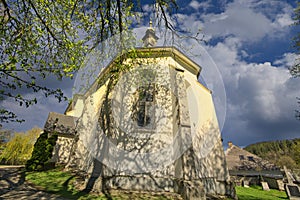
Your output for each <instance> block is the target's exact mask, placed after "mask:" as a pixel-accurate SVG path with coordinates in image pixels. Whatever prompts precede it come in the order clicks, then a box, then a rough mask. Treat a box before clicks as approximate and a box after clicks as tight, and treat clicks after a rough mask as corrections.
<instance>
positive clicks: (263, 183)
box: [261, 182, 270, 191]
mask: <svg viewBox="0 0 300 200" xmlns="http://www.w3.org/2000/svg"><path fill="white" fill-rule="evenodd" d="M261 186H262V188H263V190H267V191H269V190H270V188H269V185H268V183H267V182H261Z"/></svg>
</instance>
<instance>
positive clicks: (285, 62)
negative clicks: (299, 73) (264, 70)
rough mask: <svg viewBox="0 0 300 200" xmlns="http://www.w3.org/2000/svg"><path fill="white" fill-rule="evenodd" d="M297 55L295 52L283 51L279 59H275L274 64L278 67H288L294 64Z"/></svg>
mask: <svg viewBox="0 0 300 200" xmlns="http://www.w3.org/2000/svg"><path fill="white" fill-rule="evenodd" d="M298 57H299V56H297V54H295V53H285V54H283V56H282V57H281V58H280V59H278V60H275V61H274V64H275V65H279V66H280V67H285V68H290V67H292V66H294V64H295V61H296V59H297V58H298Z"/></svg>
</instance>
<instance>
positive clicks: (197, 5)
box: [189, 0, 211, 10]
mask: <svg viewBox="0 0 300 200" xmlns="http://www.w3.org/2000/svg"><path fill="white" fill-rule="evenodd" d="M210 3H211V2H210V1H206V2H204V1H203V2H201V3H199V2H198V1H197V0H192V1H191V2H190V3H189V6H190V7H192V8H193V9H195V10H198V9H199V8H203V9H204V10H207V9H208V8H210V7H211V5H210Z"/></svg>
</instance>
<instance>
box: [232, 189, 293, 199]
mask: <svg viewBox="0 0 300 200" xmlns="http://www.w3.org/2000/svg"><path fill="white" fill-rule="evenodd" d="M235 189H236V193H237V196H238V198H239V200H282V199H288V197H287V195H286V193H285V192H284V191H279V190H273V189H270V191H264V190H263V189H262V187H261V186H251V187H249V188H245V187H241V186H237V187H235Z"/></svg>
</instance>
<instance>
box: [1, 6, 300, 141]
mask: <svg viewBox="0 0 300 200" xmlns="http://www.w3.org/2000/svg"><path fill="white" fill-rule="evenodd" d="M177 2H178V5H179V10H178V12H177V14H176V18H177V21H176V25H177V26H180V27H184V28H186V29H188V30H189V31H190V32H191V33H196V32H197V31H198V30H201V34H202V35H203V36H204V40H205V41H206V42H202V43H201V45H200V44H198V46H196V47H195V48H194V49H193V51H194V53H196V54H197V52H199V54H198V56H194V57H193V58H192V59H193V60H195V61H196V62H197V63H198V64H200V65H201V66H202V71H201V77H200V79H199V81H200V82H202V83H203V84H205V85H207V87H208V88H209V89H211V90H212V92H213V99H214V103H215V106H216V112H217V116H218V119H219V125H220V129H221V133H222V138H223V141H224V144H225V146H226V143H227V142H228V141H232V142H233V143H234V144H236V145H239V146H242V147H244V146H247V145H249V144H252V143H256V142H262V141H271V140H282V139H293V138H300V121H299V120H296V118H295V110H296V109H299V110H300V107H299V105H298V104H297V99H296V97H297V96H298V97H300V78H293V77H291V75H290V74H289V70H288V69H289V68H290V67H291V66H292V65H293V64H294V62H295V59H296V57H297V56H296V54H295V52H294V49H293V48H292V42H291V39H292V37H294V36H295V35H296V33H297V32H299V27H295V26H291V24H292V23H293V19H292V18H293V10H294V9H295V7H296V1H285V0H280V1H279V0H231V1H226V0H207V1H196V0H193V1H185V0H178V1H177ZM147 8H148V7H147V6H144V10H145V11H146V12H147ZM145 19H146V18H145ZM147 23H148V22H147V20H144V21H143V22H142V24H141V25H140V27H138V28H137V29H136V33H137V37H142V35H143V33H144V32H145V30H146V28H147V27H146V26H147ZM189 42H190V41H184V44H185V45H190V44H191V43H189ZM44 83H46V85H48V86H51V87H53V88H57V87H60V88H62V89H63V91H64V92H65V94H66V95H67V96H68V97H72V87H73V85H74V80H67V79H64V80H63V81H57V80H55V79H54V78H53V77H49V78H48V79H46V80H45V81H44ZM24 96H25V97H26V96H27V97H32V96H35V97H37V99H38V103H37V104H36V105H33V106H31V107H29V108H23V107H19V106H17V104H16V103H15V102H14V101H13V100H4V101H2V102H0V106H2V107H5V108H8V109H10V110H12V111H13V112H15V113H16V114H17V115H18V116H19V117H21V118H24V119H25V120H26V121H25V122H24V123H22V124H19V123H9V124H3V128H5V129H13V130H14V131H18V132H19V131H26V130H29V129H31V128H33V127H34V126H38V127H43V126H44V123H45V121H46V119H47V116H48V113H49V112H58V113H63V112H64V110H65V109H66V107H67V104H68V102H62V103H58V101H57V100H56V99H54V98H51V97H50V98H45V97H44V95H43V94H42V93H28V92H27V93H26V92H24Z"/></svg>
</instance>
